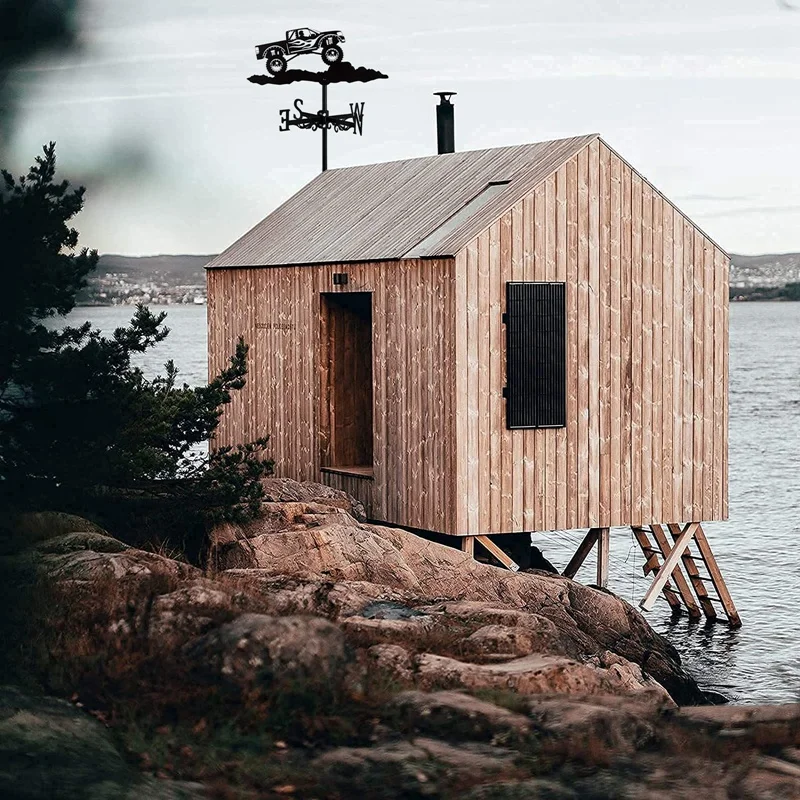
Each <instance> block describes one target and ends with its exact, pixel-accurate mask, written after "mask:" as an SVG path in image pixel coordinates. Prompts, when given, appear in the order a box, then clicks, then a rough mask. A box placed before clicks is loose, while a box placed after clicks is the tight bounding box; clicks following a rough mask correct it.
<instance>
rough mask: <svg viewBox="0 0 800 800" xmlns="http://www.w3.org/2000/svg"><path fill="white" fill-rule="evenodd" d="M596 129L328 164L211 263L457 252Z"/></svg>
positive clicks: (301, 261)
mask: <svg viewBox="0 0 800 800" xmlns="http://www.w3.org/2000/svg"><path fill="white" fill-rule="evenodd" d="M597 138H599V135H598V134H596V133H593V134H589V135H586V136H576V137H574V138H571V139H556V140H554V141H549V142H538V143H535V144H523V145H518V146H515V147H497V148H493V149H491V150H473V151H469V152H460V153H448V154H445V155H437V156H428V157H426V158H412V159H407V160H404V161H390V162H387V163H383V164H369V165H366V166H361V167H346V168H344V169H333V170H329V171H327V172H323V173H321V174H320V175H318V176H317V177H316V178H314V180H312V181H311V182H310V183H309V184H307V185H306V186H304V187H303V188H302V189H301V190H300V191H299V192H297V194H295V195H293V196H292V197H290V198H289V199H288V200H287V201H286V202H285V203H284V204H283V205H281V206H280V207H279V208H277V209H276V210H275V211H273V212H272V213H271V214H270V215H269V216H268V217H266V219H264V220H262V221H261V222H259V223H258V224H257V225H256V226H255V227H254V228H253V229H252V230H250V231H248V232H247V233H246V234H245V235H244V236H242V237H241V238H240V239H238V240H237V241H236V242H234V243H233V244H232V245H231V246H230V247H228V248H227V249H226V250H225V251H224V252H222V253H221V254H220V255H218V256H217V257H216V258H215V259H214V260H213V261H211V262H210V263H209V264H208V265H207V267H208V268H210V269H211V268H215V267H258V266H264V267H267V266H281V265H294V264H320V263H336V262H347V261H383V260H389V259H398V258H434V257H444V256H452V255H455V254H456V253H457V252H458V251H459V250H460V249H461V248H462V247H463V246H464V245H465V244H467V243H468V242H469V241H470V240H471V239H472V238H473V237H475V236H476V235H477V234H479V233H480V232H481V231H482V230H483V229H484V228H485V227H486V226H487V225H489V224H491V223H492V222H493V221H494V220H495V219H497V218H498V217H499V216H501V215H502V214H503V212H505V211H506V210H507V209H508V208H510V207H511V206H512V205H513V204H514V203H515V202H516V201H517V200H519V199H520V198H521V197H524V196H525V195H526V194H527V193H528V192H530V191H531V190H532V189H534V188H535V187H536V186H537V185H538V184H540V183H541V182H542V181H543V180H545V179H546V178H547V177H548V176H549V175H550V174H551V173H552V172H554V171H555V170H556V169H558V167H560V166H561V164H563V163H564V162H565V161H567V160H568V159H570V158H571V157H572V156H574V155H575V154H576V153H578V152H579V151H580V150H582V149H583V148H584V147H586V146H587V145H588V144H589V143H590V142H592V141H593V140H595V139H597Z"/></svg>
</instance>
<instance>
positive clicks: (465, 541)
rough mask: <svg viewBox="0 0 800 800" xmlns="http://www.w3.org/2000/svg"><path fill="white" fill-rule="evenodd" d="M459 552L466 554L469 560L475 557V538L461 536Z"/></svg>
mask: <svg viewBox="0 0 800 800" xmlns="http://www.w3.org/2000/svg"><path fill="white" fill-rule="evenodd" d="M461 550H462V552H464V553H466V554H467V555H468V556H469V557H470V558H474V557H475V537H474V536H462V537H461Z"/></svg>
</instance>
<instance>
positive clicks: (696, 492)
mask: <svg viewBox="0 0 800 800" xmlns="http://www.w3.org/2000/svg"><path fill="white" fill-rule="evenodd" d="M704 244H705V242H704V240H703V235H702V234H701V233H700V231H698V230H696V229H695V231H694V264H693V267H694V271H693V278H694V328H693V336H692V342H693V348H694V349H693V355H692V360H693V379H694V388H693V392H694V399H693V413H692V417H693V422H694V434H693V440H692V519H696V520H702V519H704V517H703V471H704V470H703V439H704V430H703V429H704V424H703V422H704V417H705V360H704V352H703V351H704V345H705V287H704V285H703V279H704V272H703V251H704Z"/></svg>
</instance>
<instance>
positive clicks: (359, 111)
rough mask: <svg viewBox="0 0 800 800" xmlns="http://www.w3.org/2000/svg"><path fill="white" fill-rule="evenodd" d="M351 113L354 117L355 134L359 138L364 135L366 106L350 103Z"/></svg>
mask: <svg viewBox="0 0 800 800" xmlns="http://www.w3.org/2000/svg"><path fill="white" fill-rule="evenodd" d="M350 113H351V114H352V116H353V133H357V134H358V135H359V136H361V135H363V133H364V104H363V103H350Z"/></svg>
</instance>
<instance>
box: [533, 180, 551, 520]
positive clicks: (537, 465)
mask: <svg viewBox="0 0 800 800" xmlns="http://www.w3.org/2000/svg"><path fill="white" fill-rule="evenodd" d="M533 225H534V242H533V269H534V276H535V277H534V280H537V281H546V280H547V195H546V187H545V186H544V185H541V186H539V187H537V189H536V191H535V192H534V217H533ZM532 433H533V436H534V441H535V445H534V462H533V468H534V487H535V498H536V500H535V505H534V512H533V530H534V531H542V530H545V528H546V526H545V513H546V502H547V450H546V439H547V435H548V433H549V431H547V430H545V429H542V428H537V429H536V430H534V431H532Z"/></svg>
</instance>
